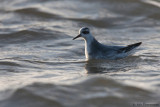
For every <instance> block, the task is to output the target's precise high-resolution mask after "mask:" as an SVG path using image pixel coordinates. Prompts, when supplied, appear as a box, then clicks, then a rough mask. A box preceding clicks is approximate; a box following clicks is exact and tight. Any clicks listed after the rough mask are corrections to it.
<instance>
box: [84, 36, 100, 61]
mask: <svg viewBox="0 0 160 107" xmlns="http://www.w3.org/2000/svg"><path fill="white" fill-rule="evenodd" d="M84 40H85V56H86V59H90V57H91V56H90V53H91V52H92V47H93V46H92V44H93V42H97V40H96V39H95V38H94V37H93V36H90V37H88V38H85V39H84Z"/></svg>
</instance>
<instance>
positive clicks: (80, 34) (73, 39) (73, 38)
mask: <svg viewBox="0 0 160 107" xmlns="http://www.w3.org/2000/svg"><path fill="white" fill-rule="evenodd" d="M79 37H81V34H79V35H78V36H76V37H74V38H73V40H75V39H77V38H79Z"/></svg>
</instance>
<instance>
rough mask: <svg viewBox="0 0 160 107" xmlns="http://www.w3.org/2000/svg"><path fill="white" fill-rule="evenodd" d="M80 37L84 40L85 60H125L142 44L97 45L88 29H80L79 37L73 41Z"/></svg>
mask: <svg viewBox="0 0 160 107" xmlns="http://www.w3.org/2000/svg"><path fill="white" fill-rule="evenodd" d="M79 37H82V38H83V39H84V40H85V56H86V59H88V60H90V59H120V58H125V57H127V56H129V55H131V54H132V53H133V50H135V48H137V47H138V46H140V45H141V43H142V42H138V43H135V44H131V45H127V46H109V45H104V44H101V43H99V42H98V41H97V40H96V39H95V38H94V37H93V36H92V34H91V32H90V29H89V28H87V27H82V28H81V29H80V30H79V35H78V36H76V37H74V38H73V40H75V39H77V38H79Z"/></svg>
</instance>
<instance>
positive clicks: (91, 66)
mask: <svg viewBox="0 0 160 107" xmlns="http://www.w3.org/2000/svg"><path fill="white" fill-rule="evenodd" d="M137 61H138V62H142V60H141V59H140V57H137V56H131V57H128V58H125V59H120V60H89V61H86V63H85V70H86V73H109V72H119V71H123V72H126V71H129V70H130V69H132V68H133V67H134V68H135V67H138V66H137V65H138V63H137Z"/></svg>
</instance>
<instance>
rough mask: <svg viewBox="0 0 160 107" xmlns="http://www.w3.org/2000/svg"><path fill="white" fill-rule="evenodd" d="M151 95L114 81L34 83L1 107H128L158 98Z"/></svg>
mask: <svg viewBox="0 0 160 107" xmlns="http://www.w3.org/2000/svg"><path fill="white" fill-rule="evenodd" d="M150 94H151V92H149V91H147V90H144V89H140V88H137V87H132V86H126V85H122V84H119V83H117V82H115V81H113V80H110V79H106V78H103V77H92V78H90V79H87V80H84V81H81V82H80V83H76V84H73V85H56V84H46V83H34V84H32V85H28V86H25V87H23V88H19V89H17V90H16V91H15V92H14V93H13V94H12V95H10V97H9V98H7V99H5V100H3V102H1V103H0V106H1V107H11V106H12V105H14V106H23V107H44V106H45V107H51V106H56V107H71V106H74V107H75V106H76V107H81V106H82V105H86V106H87V107H92V106H96V107H103V106H109V105H112V106H113V105H114V106H117V105H121V106H122V107H124V106H129V105H130V104H131V103H132V102H136V101H147V100H150V99H152V100H154V99H156V98H155V97H152V96H151V95H150ZM140 96H141V97H140ZM142 96H143V97H142ZM115 101H116V103H115ZM155 101H157V100H155ZM12 107H13V106H12Z"/></svg>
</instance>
